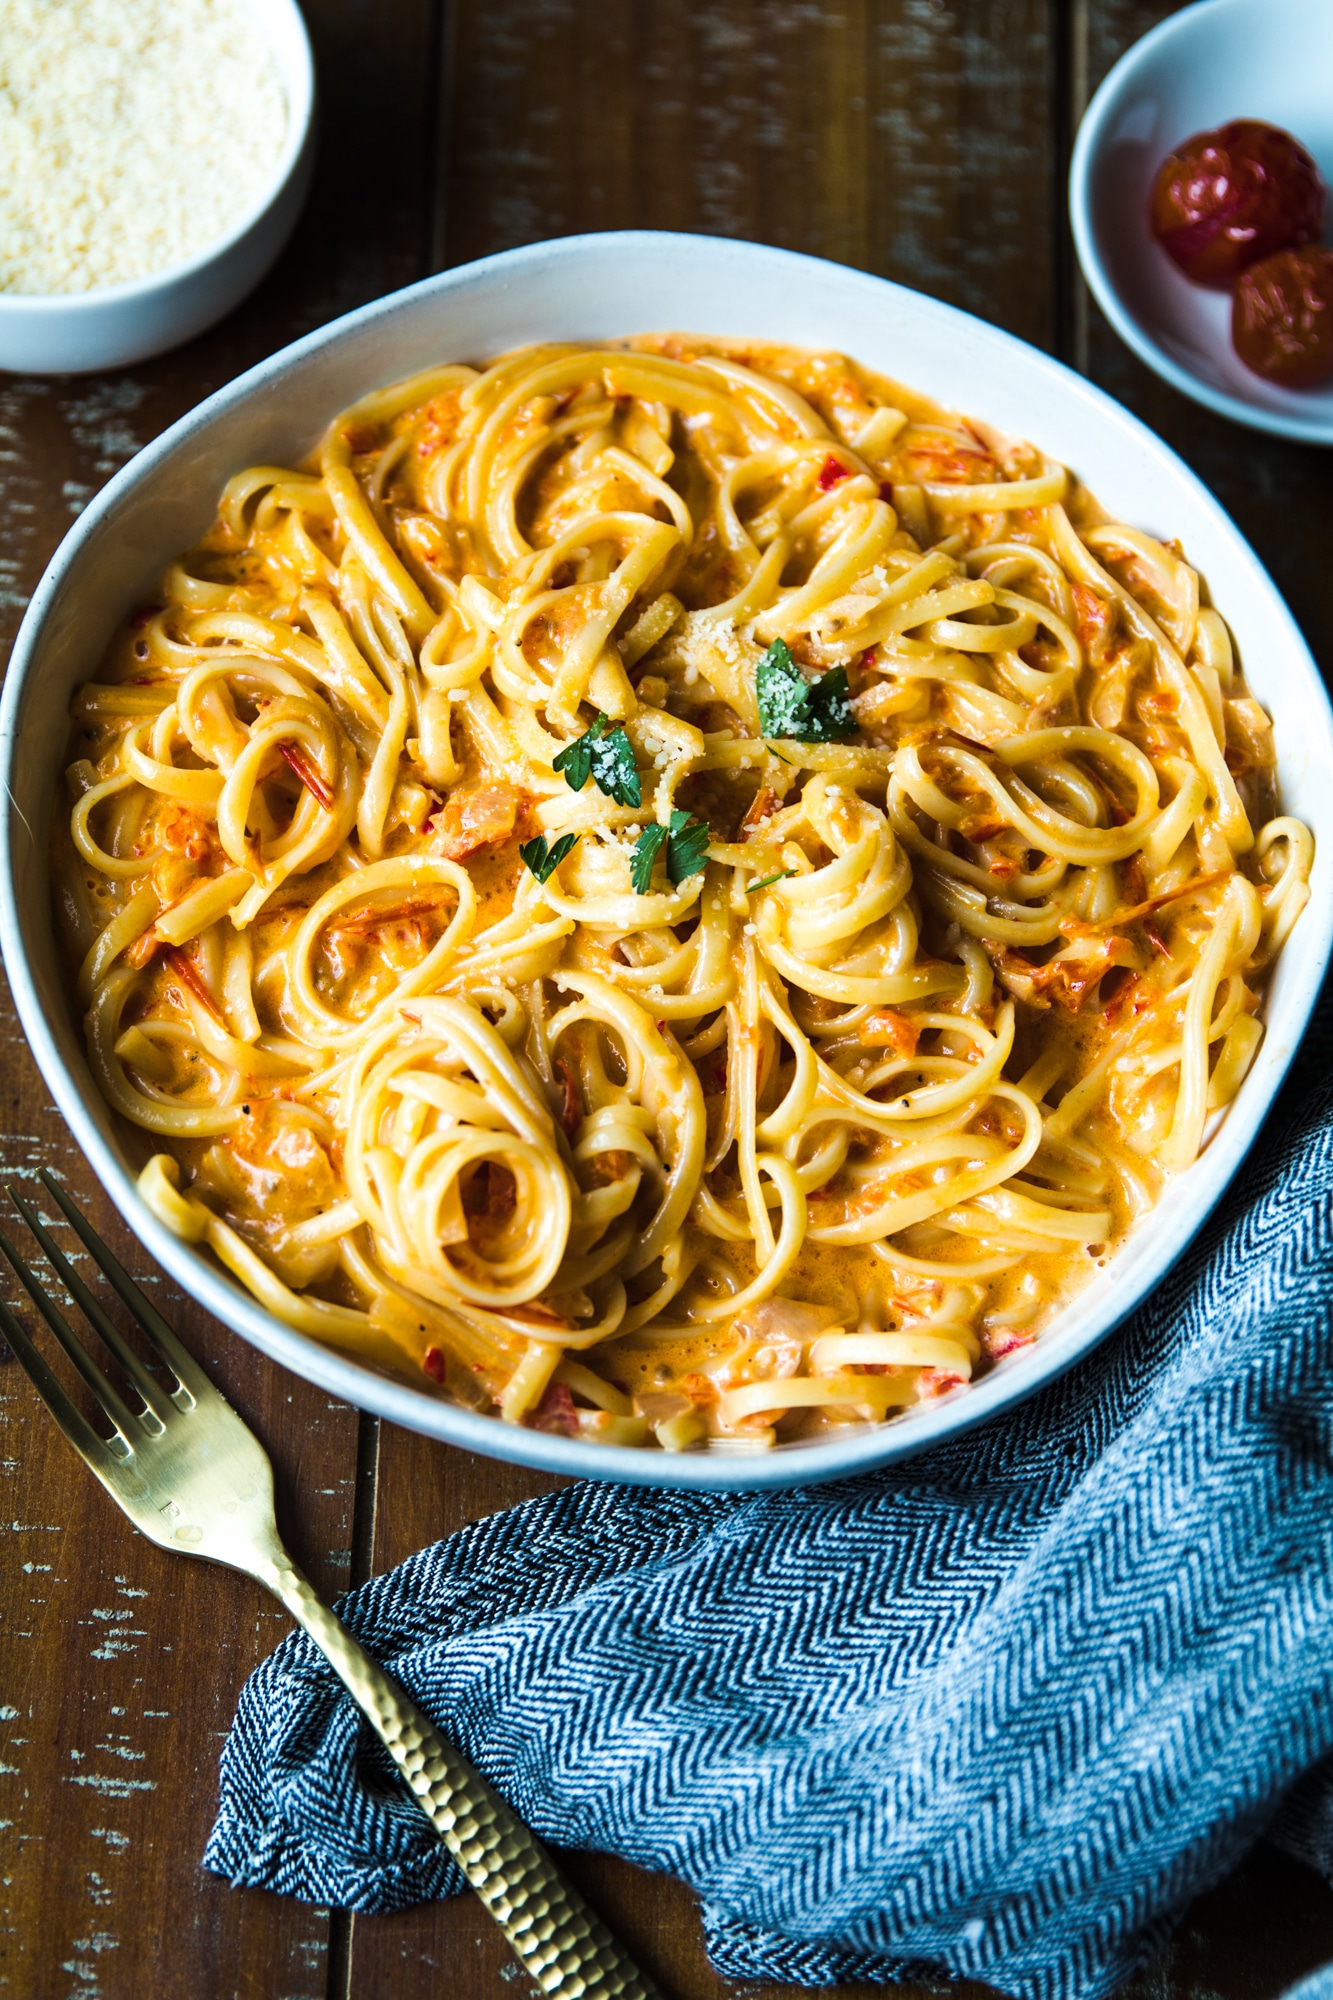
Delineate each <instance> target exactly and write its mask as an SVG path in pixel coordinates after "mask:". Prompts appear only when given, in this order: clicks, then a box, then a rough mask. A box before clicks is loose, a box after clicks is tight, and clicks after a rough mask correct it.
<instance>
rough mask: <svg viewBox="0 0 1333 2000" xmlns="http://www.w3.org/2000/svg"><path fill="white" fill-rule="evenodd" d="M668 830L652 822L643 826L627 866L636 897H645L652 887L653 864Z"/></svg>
mask: <svg viewBox="0 0 1333 2000" xmlns="http://www.w3.org/2000/svg"><path fill="white" fill-rule="evenodd" d="M669 831H670V829H669V828H668V827H665V826H658V825H657V823H656V822H654V823H653V824H652V825H651V826H645V827H644V828H643V829H642V830H641V832H640V834H639V837H638V839H637V840H636V841H635V843H634V858H633V860H632V861H631V862H630V865H629V879H630V881H631V882H632V884H633V885H634V893H635V895H636V896H646V895H647V894H648V891H649V888H650V887H651V885H652V879H653V863H654V862H655V861H656V859H657V856H658V852H659V850H660V848H661V846H662V842H663V841H664V840H665V839H666V838H667V836H668V833H669Z"/></svg>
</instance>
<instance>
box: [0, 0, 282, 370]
mask: <svg viewBox="0 0 1333 2000" xmlns="http://www.w3.org/2000/svg"><path fill="white" fill-rule="evenodd" d="M250 3H251V5H252V7H253V8H254V11H255V17H256V31H257V32H258V33H262V34H264V35H266V36H267V38H268V40H269V43H270V46H271V47H272V50H273V56H274V60H275V62H276V63H277V67H278V75H279V77H280V78H281V80H282V86H283V90H284V92H285V94H286V98H287V137H286V140H285V142H284V145H283V149H282V153H281V155H280V157H279V159H278V162H277V165H276V166H275V167H274V170H273V177H272V180H271V181H270V183H269V186H268V187H267V188H266V190H265V192H264V193H263V194H262V195H261V196H260V198H259V200H258V201H257V202H255V203H254V204H253V205H252V206H251V207H250V209H249V210H248V211H247V212H246V213H245V214H244V215H242V216H240V217H239V218H238V220H237V222H236V224H235V226H234V227H233V228H232V229H231V230H230V231H229V233H228V234H227V235H225V236H221V237H219V238H218V240H217V241H216V242H215V243H211V244H210V245H209V247H208V248H207V249H206V250H203V251H201V252H200V254H199V255H198V256H197V257H192V258H191V259H190V260H189V262H188V263H185V264H175V265H172V266H171V267H170V268H169V269H167V270H165V271H156V272H154V273H153V275H152V276H151V277H148V278H135V279H132V280H131V281H130V282H129V283H128V284H124V285H103V286H99V287H98V288H97V289H96V290H94V291H90V292H47V293H32V292H0V368H7V369H11V370H12V371H13V372H14V373H15V374H22V375H79V374H86V373H88V372H90V371H92V370H97V369H103V368H127V367H129V366H130V365H131V364H132V363H133V362H136V361H146V360H147V359H148V357H149V356H150V355H152V354H163V353H165V352H166V350H167V349H168V348H171V347H179V346H181V344H182V343H183V342H184V341H187V340H193V338H194V336H195V335H196V334H197V333H202V332H203V331H204V329H205V328H206V327H210V326H212V325H213V324H214V322H215V321H216V320H220V319H221V318H222V317H223V315H224V314H225V313H229V312H230V311H231V309H232V307H233V306H235V305H239V304H240V302H241V300H242V299H243V298H244V297H245V296H246V294H247V292H251V291H253V290H254V288H255V286H256V285H257V284H258V283H259V280H260V279H261V278H262V277H263V276H264V273H265V272H266V271H267V270H268V269H269V267H270V265H271V264H272V263H273V262H274V260H275V259H276V257H277V255H278V253H279V251H280V250H281V249H282V247H283V245H284V244H285V243H286V241H287V238H288V237H289V236H290V235H291V233H292V229H293V227H294V225H295V223H296V218H297V216H298V215H299V214H300V212H301V206H302V203H303V202H304V201H305V198H306V194H307V192H308V190H309V187H310V175H311V170H312V168H313V166H314V156H315V130H314V116H315V70H314V62H313V59H312V57H311V53H310V38H309V36H308V35H307V33H306V27H305V22H304V20H303V19H302V17H301V10H300V8H299V6H297V4H296V0H250Z"/></svg>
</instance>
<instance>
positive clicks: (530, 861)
mask: <svg viewBox="0 0 1333 2000" xmlns="http://www.w3.org/2000/svg"><path fill="white" fill-rule="evenodd" d="M577 840H578V835H577V834H576V833H562V834H561V836H560V838H559V840H553V841H552V842H551V844H550V846H549V847H548V846H547V845H546V837H545V835H544V834H540V833H539V834H538V835H537V837H536V839H535V840H525V841H524V843H523V845H522V846H521V847H520V848H519V850H518V851H519V855H520V857H521V859H522V860H523V861H524V862H526V864H527V866H528V869H529V871H530V872H531V873H532V874H533V875H535V876H536V877H537V880H538V881H539V882H549V881H550V879H551V877H552V876H553V875H554V873H555V871H556V869H557V868H558V867H559V866H560V863H561V862H562V861H563V860H564V858H565V856H566V855H567V854H572V853H573V851H574V846H575V843H576V842H577Z"/></svg>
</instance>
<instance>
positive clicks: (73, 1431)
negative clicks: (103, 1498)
mask: <svg viewBox="0 0 1333 2000" xmlns="http://www.w3.org/2000/svg"><path fill="white" fill-rule="evenodd" d="M0 1333H3V1334H4V1336H5V1339H6V1340H7V1341H8V1343H9V1347H10V1352H11V1353H12V1354H13V1356H14V1359H15V1360H16V1361H17V1362H18V1365H19V1367H20V1368H21V1369H22V1370H23V1372H24V1374H25V1375H26V1376H27V1378H28V1380H29V1381H30V1382H31V1383H32V1386H33V1388H34V1389H35V1390H36V1391H37V1394H38V1395H39V1396H40V1397H41V1399H42V1401H43V1402H44V1403H45V1404H46V1407H47V1409H48V1410H49V1411H50V1412H51V1415H52V1416H53V1417H54V1418H55V1420H56V1422H57V1423H58V1424H59V1426H60V1428H61V1430H62V1431H63V1432H64V1433H65V1436H66V1437H67V1438H68V1439H69V1442H70V1443H71V1444H72V1445H73V1447H74V1449H75V1451H77V1452H78V1454H79V1456H80V1458H82V1459H83V1460H84V1461H85V1463H86V1464H87V1465H88V1466H89V1467H90V1468H91V1470H92V1471H93V1472H95V1473H96V1474H97V1477H98V1478H99V1479H100V1480H101V1481H102V1483H103V1485H105V1486H107V1487H110V1489H111V1491H112V1492H113V1493H114V1492H115V1485H114V1483H113V1482H114V1480H115V1477H116V1473H117V1472H118V1470H119V1469H120V1467H121V1466H123V1465H124V1463H125V1461H124V1460H123V1459H122V1458H121V1457H120V1456H119V1455H118V1454H117V1453H116V1452H114V1451H112V1449H111V1447H110V1445H109V1444H108V1443H107V1441H106V1439H105V1438H100V1437H99V1436H98V1435H97V1432H96V1431H95V1430H94V1429H93V1427H92V1425H91V1424H90V1423H89V1422H88V1419H87V1418H86V1417H85V1416H84V1414H83V1412H82V1411H81V1410H80V1409H79V1408H78V1407H77V1406H76V1405H75V1404H74V1403H73V1402H72V1401H71V1399H70V1397H69V1396H67V1395H66V1393H65V1391H64V1389H63V1388H62V1386H61V1384H60V1381H59V1379H58V1378H57V1377H56V1376H55V1375H54V1374H53V1373H52V1372H51V1370H50V1368H48V1366H47V1364H46V1362H45V1361H44V1360H43V1359H42V1356H41V1355H40V1354H39V1353H38V1351H37V1349H36V1348H35V1347H34V1346H33V1344H32V1342H31V1341H30V1340H29V1338H28V1336H27V1334H26V1332H25V1331H24V1328H23V1325H22V1322H21V1321H20V1320H19V1319H18V1317H17V1315H16V1314H15V1313H14V1312H13V1310H12V1309H11V1307H10V1306H9V1304H8V1303H7V1302H6V1301H5V1300H4V1299H0Z"/></svg>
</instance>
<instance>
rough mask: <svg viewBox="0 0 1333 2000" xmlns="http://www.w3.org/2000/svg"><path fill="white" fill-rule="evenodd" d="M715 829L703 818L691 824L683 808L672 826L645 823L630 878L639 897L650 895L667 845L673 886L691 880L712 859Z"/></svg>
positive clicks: (677, 812)
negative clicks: (657, 863)
mask: <svg viewBox="0 0 1333 2000" xmlns="http://www.w3.org/2000/svg"><path fill="white" fill-rule="evenodd" d="M712 837H713V836H712V832H711V829H710V828H709V827H708V826H707V825H706V824H705V823H704V821H702V820H695V821H694V822H693V824H691V820H690V815H689V814H688V813H687V812H681V811H680V810H679V809H677V811H675V812H673V813H672V815H671V821H670V824H669V825H668V826H658V825H656V824H654V825H652V826H645V827H644V828H642V830H641V831H640V834H639V838H638V840H637V841H636V842H635V845H634V858H633V860H632V861H631V863H630V871H629V879H630V881H631V882H632V883H633V885H634V893H635V895H636V896H646V895H647V894H648V891H649V888H650V887H651V884H652V879H653V865H654V863H655V862H656V860H657V857H658V855H659V854H660V853H661V851H662V846H663V843H665V845H666V872H667V879H668V881H669V882H670V883H671V884H672V887H673V888H677V889H678V888H679V887H680V885H681V883H682V882H688V881H689V879H690V877H691V875H697V874H698V873H699V872H700V870H701V869H702V868H703V866H704V864H705V863H706V861H707V860H708V843H709V841H710V840H711V839H712Z"/></svg>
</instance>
